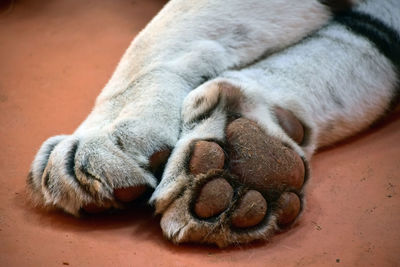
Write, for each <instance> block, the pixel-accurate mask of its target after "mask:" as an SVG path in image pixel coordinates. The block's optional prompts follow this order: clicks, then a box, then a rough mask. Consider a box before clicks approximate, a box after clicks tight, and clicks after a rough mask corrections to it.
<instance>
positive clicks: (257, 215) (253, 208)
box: [231, 190, 267, 228]
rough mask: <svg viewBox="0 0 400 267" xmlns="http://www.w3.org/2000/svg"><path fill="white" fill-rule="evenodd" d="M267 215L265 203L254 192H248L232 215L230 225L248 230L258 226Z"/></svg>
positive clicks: (256, 192) (258, 193) (262, 198)
mask: <svg viewBox="0 0 400 267" xmlns="http://www.w3.org/2000/svg"><path fill="white" fill-rule="evenodd" d="M266 214H267V201H266V200H265V198H264V197H263V196H262V195H261V194H260V192H258V191H255V190H250V191H248V192H247V193H246V194H245V195H244V196H243V197H242V199H240V201H239V204H238V206H237V207H236V209H235V210H234V212H233V214H232V222H231V223H232V225H233V226H234V227H237V228H248V227H252V226H256V225H257V224H259V223H260V222H261V221H262V220H263V219H264V217H265V215H266Z"/></svg>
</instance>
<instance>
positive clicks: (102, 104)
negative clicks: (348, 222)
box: [27, 0, 400, 246]
mask: <svg viewBox="0 0 400 267" xmlns="http://www.w3.org/2000/svg"><path fill="white" fill-rule="evenodd" d="M355 2H356V1H345V0H343V1H328V0H327V1H317V0H304V1H297V0H285V1H283V0H265V1H263V0H249V1H240V0H228V1H221V0H213V1H211V0H196V1H188V0H186V1H185V0H172V1H170V2H169V3H168V4H167V5H166V6H165V7H164V8H163V9H162V10H161V11H160V13H159V14H158V15H157V16H156V17H155V18H154V19H153V20H152V21H151V22H150V23H149V24H148V25H147V27H146V28H145V29H144V30H143V31H142V32H141V33H140V34H139V35H138V36H137V37H136V38H135V39H134V40H133V42H132V44H131V45H130V47H129V48H128V50H127V51H126V53H125V55H124V56H123V58H122V60H121V62H120V63H119V65H118V67H117V69H116V71H115V73H114V74H113V76H112V77H111V79H110V81H109V82H108V83H107V85H106V87H105V88H104V90H103V91H102V93H101V94H100V95H99V97H98V98H97V100H96V105H95V107H94V109H93V111H92V113H91V114H90V115H89V116H88V118H87V119H86V120H85V121H84V122H83V123H82V124H81V126H80V127H79V128H78V129H77V130H76V131H75V132H74V133H73V134H72V135H68V136H67V135H63V136H55V137H52V138H50V139H48V140H47V141H46V142H45V143H44V144H43V145H42V147H41V148H40V150H39V152H38V154H37V155H36V158H35V160H34V161H33V163H32V168H31V172H30V175H29V177H28V180H27V184H28V188H29V190H30V192H31V195H32V199H33V200H34V202H35V203H36V204H40V205H44V206H47V207H57V208H61V209H63V210H65V211H66V212H68V213H71V214H74V215H77V216H78V215H79V214H80V212H81V211H82V210H86V211H91V210H93V209H94V208H111V207H115V208H120V207H123V206H124V203H125V202H129V201H132V200H134V199H135V198H137V197H138V196H139V195H141V194H143V193H144V191H145V190H146V188H155V191H154V193H153V194H152V196H151V198H150V203H152V204H153V205H155V207H156V212H158V213H161V214H162V220H161V227H162V229H163V232H164V234H165V236H166V237H167V238H169V239H170V240H172V241H173V242H177V243H179V242H205V243H215V244H217V245H219V246H226V245H230V244H237V243H246V242H250V241H253V240H256V239H266V238H268V237H269V236H270V235H271V234H272V233H273V232H274V231H276V230H279V229H281V228H283V227H287V226H289V225H291V224H292V223H293V221H295V219H296V218H297V216H298V215H299V213H300V211H301V209H302V206H303V203H302V197H303V193H304V182H305V181H306V180H307V179H308V177H309V171H308V167H307V162H308V160H309V159H310V157H311V156H312V154H313V153H314V151H315V150H316V149H317V148H319V147H321V146H325V145H329V144H332V143H333V142H336V141H338V140H341V139H343V138H345V137H348V136H350V135H353V134H355V133H356V132H358V131H360V130H362V129H364V128H366V127H367V126H369V125H371V124H372V123H373V122H374V121H376V120H377V119H379V118H380V117H381V116H382V115H383V114H384V113H386V112H387V111H388V109H389V108H390V106H393V105H394V104H395V103H396V102H395V101H396V100H397V99H398V98H397V96H398V90H399V88H398V85H399V77H398V70H399V69H398V68H399V61H400V39H399V35H398V33H399V32H400V17H399V16H398V14H400V2H399V1H397V0H381V1H379V0H365V1H359V2H360V3H358V5H357V6H355V7H353V8H352V9H351V10H350V9H349V7H350V6H351V5H354V4H356V3H355ZM339 7H340V9H341V10H342V11H343V10H346V11H345V12H342V13H340V14H338V15H337V16H334V15H333V10H338V9H339ZM328 22H329V24H328V25H326V24H327V23H328ZM324 25H326V26H324ZM317 29H319V30H318V31H317V32H314V31H316V30H317ZM312 32H314V33H313V34H312V35H310V34H311V33H312ZM308 35H309V36H308ZM305 36H308V37H307V38H306V39H304V40H302V41H300V40H301V39H302V38H304V37H305ZM299 41H300V42H299ZM296 42H299V43H298V44H296V45H294V46H292V47H290V48H287V49H284V48H286V47H288V46H289V45H292V44H294V43H296ZM283 49H284V50H283ZM277 51H279V52H277ZM273 53H274V54H273ZM271 54H273V55H271ZM196 87H197V88H196ZM194 88H196V89H194ZM193 89H194V90H193ZM192 90H193V91H192ZM189 92H190V93H189ZM182 103H183V106H182ZM239 117H240V119H238V118H239ZM238 127H239V128H240V127H242V128H240V129H241V130H237V129H239V128H238ZM246 135H247V136H252V135H255V136H256V138H254V140H250V141H249V140H247V141H243V140H244V139H243V138H242V137H241V136H246ZM200 140H206V141H207V142H206V143H203V144H206V149H205V151H203V152H204V153H205V154H206V155H207V157H208V161H211V162H209V164H210V166H212V167H210V168H209V169H206V170H201V171H199V168H200V169H201V164H205V165H207V164H208V163H207V162H206V161H207V157H206V159H205V160H204V158H201V157H200V161H199V162H200V163H201V164H200V163H198V162H197V163H196V162H195V160H194V158H195V155H196V153H198V154H199V153H200V152H198V151H200V150H201V148H199V147H200V145H199V144H200V143H201V141H200ZM243 142H245V143H244V144H245V145H243ZM246 142H248V143H246ZM257 142H258V143H257ZM260 142H261V143H260ZM247 144H248V146H247ZM260 144H261V145H260ZM207 147H209V148H207ZM211 148H212V149H211ZM171 149H173V150H172V153H171V156H170V158H169V159H168V163H167V166H166V168H165V171H164V173H163V174H162V177H161V181H160V182H159V181H158V179H157V175H155V173H159V172H160V168H161V167H160V166H161V165H163V161H164V159H166V158H167V156H168V155H169V152H168V151H169V150H171ZM207 149H208V150H207ZM243 149H245V150H246V149H247V150H246V153H247V154H246V155H245V154H244V150H243ZM257 149H261V152H264V153H261V152H260V151H258V150H257ZM256 150H257V151H256ZM218 151H222V154H223V155H224V154H226V155H227V156H228V157H226V155H225V156H222V158H223V159H222V165H221V164H220V165H218V164H217V163H218V157H217V156H216V155H219V154H218V153H219V152H218ZM271 151H274V152H273V153H275V154H276V156H277V159H278V161H276V163H274V161H273V160H272V161H271V159H270V158H267V159H265V162H266V163H265V166H263V164H259V161H258V160H260V158H262V159H263V160H264V158H263V157H264V156H265V155H271V154H268V153H272V152H271ZM203 152H202V153H203ZM253 152H254V153H253ZM252 153H253V154H254V155H252V156H251V154H252ZM200 154H201V153H200ZM275 154H274V155H275ZM299 156H300V157H299ZM213 157H215V161H214V158H213ZM299 159H300V160H299ZM274 160H275V159H274ZM299 162H300V163H299ZM199 164H200V165H199ZM303 164H304V165H303ZM243 166H245V167H246V166H256V167H257V168H258V167H259V168H260V170H262V171H263V172H265V175H264V176H263V177H261V176H257V174H255V172H254V170H253V169H251V168H248V169H246V168H243ZM266 167H268V168H267V169H265V168H266ZM263 168H264V169H263ZM275 169H276V170H278V171H279V172H274V171H272V170H275ZM238 170H240V171H238ZM274 175H275V176H276V177H277V178H270V177H269V176H271V177H272V176H274ZM267 176H268V177H267ZM266 177H267V178H266ZM270 179H272V180H270ZM221 190H223V191H221Z"/></svg>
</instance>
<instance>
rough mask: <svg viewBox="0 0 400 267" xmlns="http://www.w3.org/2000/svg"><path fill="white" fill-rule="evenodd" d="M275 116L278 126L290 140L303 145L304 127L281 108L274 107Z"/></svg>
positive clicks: (291, 114)
mask: <svg viewBox="0 0 400 267" xmlns="http://www.w3.org/2000/svg"><path fill="white" fill-rule="evenodd" d="M275 116H276V118H277V119H278V123H279V125H280V126H281V127H282V129H283V130H284V131H285V132H286V133H287V135H289V137H290V138H292V139H293V140H294V141H295V142H296V143H298V144H301V143H303V140H304V126H303V124H302V123H301V122H300V120H299V119H298V118H297V117H296V116H295V115H294V114H293V113H292V112H290V111H288V110H286V109H283V108H281V107H275Z"/></svg>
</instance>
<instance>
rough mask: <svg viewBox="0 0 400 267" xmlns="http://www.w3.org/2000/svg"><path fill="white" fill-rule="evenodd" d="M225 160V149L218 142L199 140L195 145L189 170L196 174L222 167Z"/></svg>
mask: <svg viewBox="0 0 400 267" xmlns="http://www.w3.org/2000/svg"><path fill="white" fill-rule="evenodd" d="M224 162H225V155H224V151H223V150H222V148H221V147H220V146H219V145H218V144H217V143H214V142H208V141H199V142H197V143H196V144H195V145H194V148H193V153H192V156H191V159H190V162H189V170H190V173H192V174H194V175H197V174H200V173H207V172H208V171H209V170H211V169H222V168H223V167H224Z"/></svg>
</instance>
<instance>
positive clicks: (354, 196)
mask: <svg viewBox="0 0 400 267" xmlns="http://www.w3.org/2000/svg"><path fill="white" fill-rule="evenodd" d="M163 4H164V2H163V1H161V0H143V1H128V0H126V1H123V0H118V1H117V0H115V1H96V0H57V1H50V0H30V1H16V3H15V4H14V7H13V8H12V9H11V10H4V9H2V10H1V14H0V58H1V61H0V147H1V150H2V151H1V152H2V153H1V154H0V181H1V186H0V266H62V265H64V266H65V265H70V266H88V265H91V266H110V265H114V266H143V265H146V266H205V265H215V266H217V265H218V266H243V265H248V266H323V265H324V266H396V265H398V264H400V253H399V251H400V230H399V227H398V224H399V222H400V144H399V141H400V112H397V114H395V115H392V116H391V117H390V118H389V119H388V120H387V121H386V122H385V123H384V124H382V125H380V127H379V128H375V129H373V130H370V131H368V132H367V133H364V134H362V135H360V136H358V137H357V138H353V139H351V140H348V141H346V142H344V143H342V144H339V145H338V146H336V147H334V148H331V149H327V150H324V151H322V152H320V153H319V154H318V155H317V156H315V158H314V160H313V161H312V171H313V177H312V180H311V184H310V185H309V187H308V197H307V200H308V205H307V208H306V210H305V214H304V216H303V217H302V218H301V219H300V221H299V222H298V224H297V225H296V227H295V228H294V229H292V230H291V231H290V232H288V233H284V234H280V235H278V236H276V237H275V238H273V240H272V241H271V242H269V243H258V244H254V245H252V246H250V247H245V248H234V249H225V250H219V249H217V248H213V247H204V246H194V245H186V246H175V245H172V244H171V243H169V242H168V241H166V240H164V238H163V236H162V233H161V231H160V228H159V225H158V224H159V218H157V217H156V218H154V217H153V216H152V211H151V210H150V209H147V208H140V207H137V208H133V209H131V210H129V211H128V212H125V213H121V214H116V215H114V216H101V217H95V218H87V219H83V220H77V219H74V218H72V217H70V216H66V215H64V214H60V213H50V214H48V213H45V212H42V211H38V210H35V209H33V208H31V207H30V206H29V205H28V204H27V203H26V200H25V199H26V195H25V193H24V183H25V177H26V174H27V173H28V170H29V165H30V162H31V160H32V159H33V156H34V154H35V153H36V150H37V149H38V148H39V146H40V144H41V142H42V141H44V140H45V139H46V138H47V137H49V136H50V135H54V134H60V133H71V132H72V131H73V130H74V128H75V127H76V126H78V124H79V123H80V122H81V121H82V120H83V119H84V118H85V116H86V115H87V113H88V112H89V111H90V109H91V107H92V105H93V102H94V99H95V96H96V95H97V94H98V92H99V90H100V89H101V88H102V86H103V85H104V84H105V83H106V81H107V79H108V78H109V77H110V75H111V73H112V71H113V69H114V68H115V66H116V64H117V62H118V60H119V58H120V56H121V55H122V53H123V51H124V50H125V49H126V48H127V46H128V44H129V42H130V40H131V38H132V37H133V36H134V35H135V34H137V33H138V32H139V30H140V29H141V28H142V27H143V26H144V25H145V24H146V23H147V22H148V21H149V20H150V19H151V17H152V16H153V15H154V14H155V13H156V12H157V10H159V9H160V8H161V6H162V5H163ZM0 6H1V5H0Z"/></svg>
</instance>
